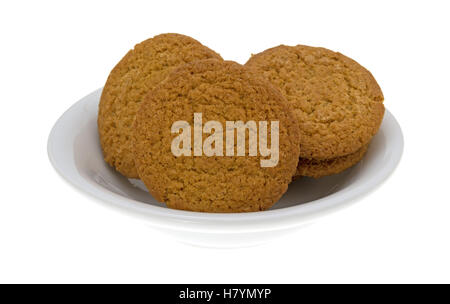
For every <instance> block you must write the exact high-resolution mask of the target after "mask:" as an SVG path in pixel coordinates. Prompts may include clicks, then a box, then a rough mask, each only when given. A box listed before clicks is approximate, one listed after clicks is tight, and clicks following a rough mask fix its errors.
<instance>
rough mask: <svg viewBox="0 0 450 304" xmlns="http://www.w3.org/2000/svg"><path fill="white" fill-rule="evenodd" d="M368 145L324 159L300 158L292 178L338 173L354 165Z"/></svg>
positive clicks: (316, 176)
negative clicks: (342, 154) (353, 151)
mask: <svg viewBox="0 0 450 304" xmlns="http://www.w3.org/2000/svg"><path fill="white" fill-rule="evenodd" d="M367 148H368V145H366V146H364V147H362V148H361V149H359V150H358V151H356V152H355V153H352V154H348V155H345V156H341V157H336V158H332V159H326V160H316V159H308V158H300V160H299V162H298V166H297V172H296V173H295V176H294V179H295V178H296V177H299V176H309V177H314V178H320V177H324V176H328V175H333V174H338V173H341V172H342V171H344V170H346V169H348V168H350V167H353V166H354V165H356V164H357V163H358V162H359V161H360V160H361V159H362V158H363V157H364V155H365V154H366V152H367Z"/></svg>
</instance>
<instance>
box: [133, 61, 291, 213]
mask: <svg viewBox="0 0 450 304" xmlns="http://www.w3.org/2000/svg"><path fill="white" fill-rule="evenodd" d="M194 113H202V122H203V125H205V124H206V123H207V122H211V121H216V122H219V123H220V124H221V126H222V128H223V137H222V136H220V135H219V136H220V138H222V139H223V146H222V148H220V145H219V144H218V143H217V147H216V146H215V144H214V147H216V149H217V151H216V153H220V151H222V152H223V153H222V154H223V156H220V155H217V154H216V155H214V156H206V155H205V154H204V153H203V154H202V155H201V156H193V154H191V156H187V155H181V156H175V155H174V154H173V153H172V140H173V139H174V138H175V137H177V136H178V135H177V134H178V133H175V134H172V133H171V129H172V126H173V123H174V122H176V121H185V122H187V123H188V124H189V126H190V127H191V129H192V131H191V134H190V138H191V141H190V142H192V143H193V142H194V140H193V137H194V133H195V129H194V121H195V120H194ZM197 115H198V114H197ZM161 117H164V119H161ZM227 121H231V122H236V121H242V122H243V123H247V122H250V121H255V123H256V126H257V128H258V130H260V128H259V127H258V126H259V122H261V121H263V122H264V121H266V122H267V132H268V134H267V138H268V140H269V141H270V144H269V146H270V145H271V143H272V136H273V138H275V132H271V130H272V123H273V121H278V124H279V160H278V162H277V165H276V166H272V167H262V166H261V160H263V159H268V158H270V157H269V156H264V157H263V156H261V153H260V151H261V150H260V148H259V149H258V153H257V154H256V156H249V144H248V143H249V136H250V135H249V132H248V131H246V136H245V139H246V140H245V142H246V146H245V147H246V148H245V155H244V156H236V152H237V151H238V149H237V147H236V142H237V141H236V138H237V136H238V135H235V137H234V139H233V138H232V137H230V138H231V145H230V147H232V149H231V151H234V154H232V155H230V154H228V152H227V150H228V149H226V146H227V145H226V141H227V140H228V136H227V135H226V134H227V132H226V129H227V127H226V126H227V125H226V122H227ZM196 126H199V124H198V123H197V124H196ZM200 126H201V124H200ZM228 129H230V128H228ZM255 131H256V130H255ZM213 132H214V134H215V133H216V132H217V133H218V134H220V132H219V129H218V130H214V131H213ZM258 132H259V131H258ZM183 133H184V131H183ZM234 133H236V134H237V132H234ZM186 134H189V133H186ZM256 134H258V133H256ZM265 134H266V133H265ZM208 136H210V134H209V133H207V134H206V133H204V134H203V136H202V139H203V141H205V142H206V139H207V137H208ZM258 138H259V136H258ZM134 140H135V144H134V148H135V160H136V168H137V170H138V172H139V176H140V178H141V179H142V181H143V182H144V183H145V185H146V186H147V188H148V189H149V191H150V193H151V194H152V195H153V196H154V197H155V198H156V199H157V200H159V201H161V202H165V203H166V204H167V206H168V207H170V208H175V209H183V210H191V211H201V212H251V211H260V210H266V209H268V208H270V207H271V206H272V205H273V204H274V203H275V202H277V201H278V200H279V199H280V197H281V196H282V195H283V193H284V192H285V191H286V190H287V187H288V184H289V183H290V181H291V179H292V176H293V174H294V173H295V171H296V168H297V163H298V157H299V129H298V124H297V121H296V119H295V117H294V116H293V114H292V109H290V108H289V106H288V103H287V101H286V100H285V98H284V97H283V96H282V95H281V93H280V92H279V91H278V90H277V89H275V88H274V87H273V86H272V85H271V84H270V83H269V82H267V81H266V80H264V79H263V78H261V77H258V76H257V75H254V74H253V73H251V72H250V71H248V69H246V68H245V67H243V66H242V65H240V64H237V63H235V62H231V61H218V60H202V61H197V62H194V63H191V64H187V65H185V66H183V67H180V68H179V69H177V70H176V71H174V72H173V73H172V74H171V75H170V76H169V77H168V78H167V79H166V80H165V81H163V82H162V83H160V84H159V85H158V86H157V87H156V88H155V89H154V90H153V91H151V92H150V93H149V94H148V95H147V97H146V99H145V101H144V102H143V103H142V104H141V108H140V109H139V111H138V114H137V116H136V126H135V137H134ZM273 140H274V139H273ZM259 142H260V140H259V139H258V143H259ZM273 142H274V143H275V140H274V141H273ZM259 144H260V143H259ZM193 145H194V144H193ZM204 145H205V143H204V144H203V147H205V146H204ZM183 147H184V146H183ZM193 150H194V148H193V146H192V147H191V150H189V151H191V152H192V151H193ZM274 151H275V149H274V150H273V151H272V152H274ZM197 155H198V154H197Z"/></svg>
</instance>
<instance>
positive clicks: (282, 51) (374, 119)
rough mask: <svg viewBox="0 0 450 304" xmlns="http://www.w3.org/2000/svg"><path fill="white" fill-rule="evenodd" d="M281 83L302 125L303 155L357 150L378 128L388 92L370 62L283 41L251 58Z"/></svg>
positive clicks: (256, 67) (257, 68)
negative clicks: (368, 65) (368, 66)
mask: <svg viewBox="0 0 450 304" xmlns="http://www.w3.org/2000/svg"><path fill="white" fill-rule="evenodd" d="M246 66H247V67H250V68H252V69H254V70H255V71H256V72H257V73H259V74H261V75H262V76H264V77H265V78H266V79H268V80H269V81H270V82H272V84H274V85H275V86H276V87H278V88H279V89H280V90H281V91H282V94H283V95H284V96H285V97H286V98H287V100H288V102H289V103H290V104H291V106H292V107H293V108H294V113H295V116H296V117H297V119H298V122H299V124H300V133H301V140H300V156H301V157H305V158H316V159H329V158H334V157H339V156H344V155H347V154H350V153H354V152H356V151H357V150H359V149H361V148H362V147H363V146H364V145H366V144H367V143H368V142H369V141H370V139H371V138H372V136H373V135H375V133H376V132H377V131H378V128H379V126H380V124H381V121H382V119H383V114H384V106H383V99H384V98H383V94H382V92H381V89H380V87H379V86H378V84H377V82H376V81H375V79H374V78H373V76H372V75H371V73H370V72H369V71H367V70H366V69H365V68H364V67H362V66H361V65H359V64H358V63H357V62H355V61H353V60H352V59H350V58H348V57H346V56H344V55H342V54H340V53H336V52H333V51H330V50H327V49H324V48H316V47H308V46H302V45H298V46H293V47H292V46H284V45H281V46H278V47H275V48H271V49H268V50H266V51H264V52H262V53H259V54H257V55H254V56H252V57H251V58H250V59H249V60H248V62H247V63H246Z"/></svg>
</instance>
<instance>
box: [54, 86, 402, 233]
mask: <svg viewBox="0 0 450 304" xmlns="http://www.w3.org/2000/svg"><path fill="white" fill-rule="evenodd" d="M101 91H102V88H100V89H97V90H95V91H93V92H92V93H90V94H88V95H86V96H85V97H83V98H82V99H80V100H79V101H78V102H76V103H75V104H74V105H72V106H71V107H70V108H69V109H68V110H66V111H65V112H64V113H63V114H62V115H61V117H59V119H58V120H57V121H56V123H55V124H54V126H53V127H52V130H51V131H50V134H49V137H48V142H47V153H48V157H49V160H50V163H51V164H52V166H53V167H54V169H55V170H56V171H57V172H58V173H59V175H60V176H61V177H62V178H63V179H64V180H65V181H66V182H67V183H68V184H70V185H71V186H73V187H74V188H75V189H77V190H78V191H79V192H81V193H83V194H88V196H89V197H91V198H94V199H95V201H97V202H100V203H103V204H104V205H107V206H110V207H114V208H115V209H118V210H121V211H122V212H125V213H126V214H128V215H131V216H133V217H136V218H139V219H141V220H144V221H146V222H147V223H148V224H150V225H151V226H155V227H160V228H166V229H174V230H180V229H182V230H186V231H201V232H205V233H221V232H223V233H230V232H239V233H242V232H244V231H245V232H254V231H266V230H278V229H286V228H290V227H295V226H299V225H303V224H305V223H307V222H310V221H311V220H313V219H314V218H316V217H318V216H324V215H326V214H329V213H331V212H334V211H337V210H339V209H341V208H343V207H345V206H348V205H350V204H351V203H353V202H354V201H355V200H356V199H357V198H360V197H361V196H363V195H366V194H368V193H370V192H372V191H373V190H374V189H376V188H377V187H378V186H380V185H381V184H382V182H384V181H385V180H386V179H387V178H388V177H389V176H390V175H391V174H392V172H393V171H395V168H396V167H397V166H398V164H399V162H400V160H401V157H402V154H403V149H404V139H403V134H402V130H401V128H400V125H399V124H398V122H397V120H396V119H395V117H394V116H393V115H392V114H391V113H390V112H389V111H388V110H387V109H386V111H385V115H384V119H383V124H387V126H384V127H387V128H388V129H389V133H388V134H389V137H391V140H392V141H395V143H396V144H395V146H394V147H392V151H391V152H392V153H391V157H390V158H388V161H387V162H386V163H385V164H384V166H383V167H381V168H380V170H379V171H377V172H376V174H375V175H373V176H371V178H370V179H369V180H368V181H366V182H364V183H363V182H358V183H353V184H351V185H349V186H348V187H346V188H344V189H342V190H340V191H337V192H335V193H333V194H330V195H327V196H325V197H322V198H320V199H317V200H313V201H310V202H308V203H304V204H299V205H295V206H290V207H285V208H280V209H274V210H266V211H259V212H248V213H203V212H193V211H184V210H175V209H169V208H163V207H158V206H153V205H150V204H146V203H144V202H140V201H137V200H134V199H131V198H128V197H125V196H122V195H119V194H116V193H114V192H111V191H110V190H108V189H106V188H103V187H101V186H100V185H98V184H93V183H91V182H89V181H87V180H86V179H85V178H83V177H82V175H81V174H79V172H78V171H77V170H75V168H74V165H73V166H72V167H73V168H71V166H68V164H64V163H62V160H61V158H60V157H58V152H57V151H58V150H60V149H59V148H58V147H59V145H58V140H57V138H58V136H61V135H62V134H61V132H62V130H63V127H64V125H65V124H66V123H67V121H68V120H71V119H73V118H74V117H76V116H77V115H76V114H77V113H79V112H80V111H81V110H82V109H83V107H84V106H85V105H86V104H87V103H90V102H94V101H95V100H96V99H97V101H96V102H98V99H99V96H100V94H101Z"/></svg>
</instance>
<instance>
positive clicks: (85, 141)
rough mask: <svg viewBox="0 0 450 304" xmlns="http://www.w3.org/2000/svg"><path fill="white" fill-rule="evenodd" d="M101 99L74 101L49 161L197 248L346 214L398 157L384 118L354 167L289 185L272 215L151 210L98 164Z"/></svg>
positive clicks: (394, 135) (135, 189)
mask: <svg viewBox="0 0 450 304" xmlns="http://www.w3.org/2000/svg"><path fill="white" fill-rule="evenodd" d="M100 95H101V89H99V90H97V91H95V92H93V93H91V94H89V95H88V96H86V97H84V98H83V99H81V100H80V101H78V102H77V103H76V104H75V105H73V106H72V107H71V108H70V109H69V110H68V111H67V112H66V113H64V115H63V116H62V117H61V118H60V119H59V120H58V121H57V122H56V124H55V126H54V127H53V129H52V131H51V133H50V137H49V140H48V154H49V158H50V161H51V163H52V164H53V166H54V167H55V169H56V171H58V172H59V174H60V175H61V176H62V177H64V178H65V179H66V180H67V181H68V182H69V183H71V184H72V185H74V186H75V187H76V188H78V189H79V190H81V191H83V192H85V193H87V194H89V195H90V196H92V197H94V198H96V199H98V201H100V202H104V203H105V204H106V206H109V207H113V208H117V209H120V210H121V211H123V212H124V213H127V214H130V215H132V216H134V217H136V218H140V219H143V220H145V221H146V222H147V223H148V224H149V225H150V226H152V227H155V228H158V229H159V230H162V231H164V232H166V233H169V234H172V235H173V236H175V237H177V238H178V239H180V240H182V241H184V242H188V243H193V244H196V245H201V246H211V247H234V246H247V245H253V244H257V243H261V242H264V241H266V240H268V239H270V238H273V237H276V236H278V235H279V234H283V233H286V232H288V231H292V230H293V229H295V228H298V227H301V226H303V225H305V224H308V223H310V222H311V221H313V220H316V219H317V218H319V217H322V216H324V215H326V214H329V213H330V212H334V211H336V210H338V209H340V208H342V207H344V206H348V205H349V204H350V203H351V202H354V201H355V199H356V198H360V197H361V196H362V195H363V194H366V193H368V192H369V191H370V190H372V189H374V188H375V187H376V186H377V185H379V184H380V183H381V182H383V181H384V180H385V179H386V178H387V177H388V176H389V175H390V173H392V171H393V170H394V169H395V167H396V166H397V164H398V163H399V161H400V158H401V155H402V152H403V135H402V132H401V129H400V126H399V125H398V123H397V121H396V120H395V118H394V116H393V115H392V114H391V113H390V112H389V111H387V110H386V113H385V116H384V120H383V123H382V125H381V128H380V131H379V132H378V134H377V135H376V136H375V137H374V139H373V140H372V143H371V144H370V147H369V150H368V152H367V155H366V156H365V157H364V159H363V160H362V161H361V162H360V163H359V164H358V165H356V166H354V167H353V168H351V169H348V170H346V171H345V172H343V173H341V174H338V175H334V176H329V177H325V178H321V179H317V180H316V179H311V178H301V179H299V180H297V181H294V182H293V183H292V184H291V185H290V186H289V190H288V191H287V193H286V194H285V195H284V196H283V197H282V199H281V200H280V201H279V202H278V203H277V204H275V206H274V207H272V209H271V210H268V211H263V212H252V213H235V214H212V213H199V212H190V211H181V210H172V209H169V208H167V207H166V206H165V205H164V204H161V203H159V202H157V201H156V200H155V199H154V198H153V197H152V196H151V195H150V194H149V193H148V192H147V191H146V189H145V187H144V186H143V184H142V183H141V182H140V181H137V180H128V179H127V178H125V177H123V176H121V175H120V174H118V173H117V172H115V171H114V170H113V169H111V168H110V167H109V166H108V165H107V164H106V163H105V162H104V161H103V157H102V152H101V149H100V143H99V138H98V133H97V112H98V111H97V107H98V102H99V99H100Z"/></svg>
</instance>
